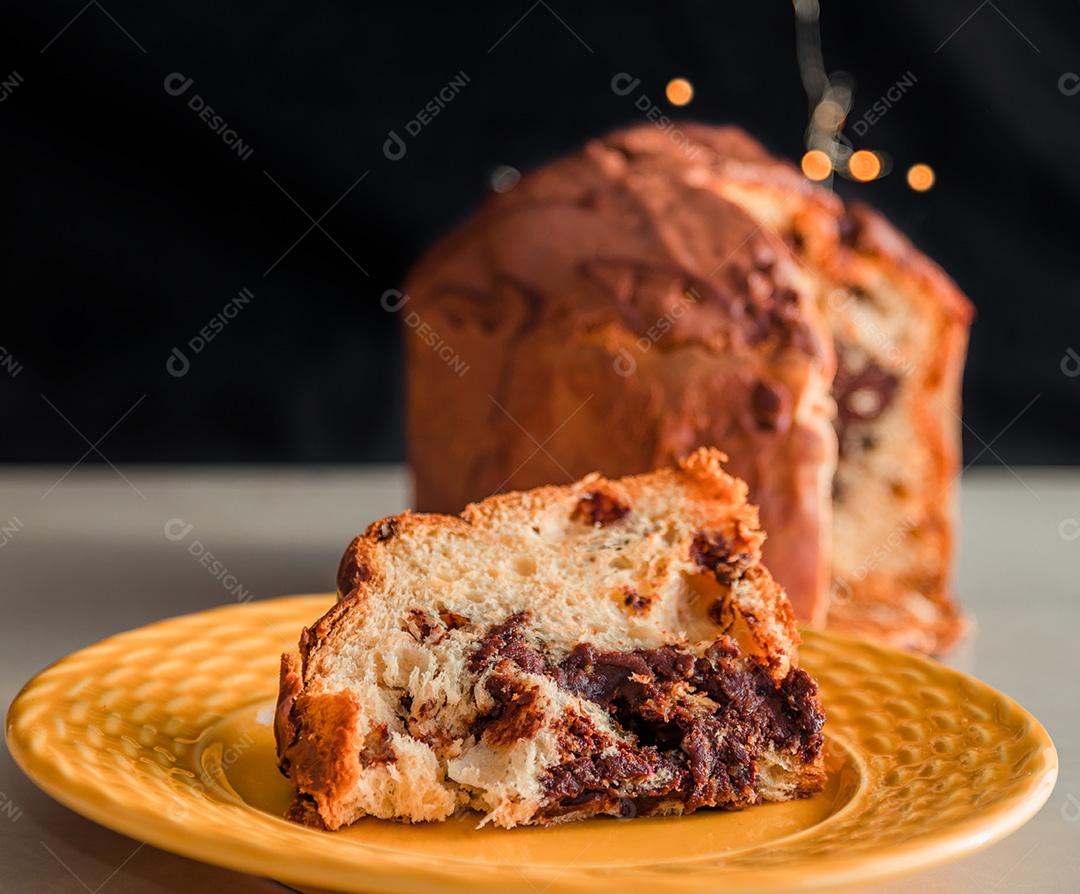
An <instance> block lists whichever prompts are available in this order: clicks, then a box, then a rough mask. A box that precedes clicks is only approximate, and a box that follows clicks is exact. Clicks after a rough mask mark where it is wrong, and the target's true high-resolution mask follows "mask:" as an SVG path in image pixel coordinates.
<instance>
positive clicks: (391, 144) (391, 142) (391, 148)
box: [382, 130, 408, 161]
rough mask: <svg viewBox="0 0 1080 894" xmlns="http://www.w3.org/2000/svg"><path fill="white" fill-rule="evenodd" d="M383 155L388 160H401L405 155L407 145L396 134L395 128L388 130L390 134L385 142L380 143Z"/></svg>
mask: <svg viewBox="0 0 1080 894" xmlns="http://www.w3.org/2000/svg"><path fill="white" fill-rule="evenodd" d="M382 151H383V155H385V156H386V157H387V158H389V159H390V161H401V159H403V158H404V157H405V153H406V151H408V150H407V147H406V146H405V141H404V140H403V139H401V137H399V136H398V134H397V131H396V130H392V131H390V136H388V137H387V138H386V142H385V143H383V144H382Z"/></svg>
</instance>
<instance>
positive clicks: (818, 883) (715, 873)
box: [5, 594, 1058, 894]
mask: <svg viewBox="0 0 1080 894" xmlns="http://www.w3.org/2000/svg"><path fill="white" fill-rule="evenodd" d="M331 598H332V596H331V594H304V595H292V596H281V597H277V598H275V599H267V600H257V601H255V602H249V603H245V604H243V605H227V606H219V607H216V608H212V609H208V610H204V611H199V612H192V613H187V614H183V615H176V616H172V617H169V618H165V619H162V620H160V621H155V622H152V623H150V624H146V625H143V626H141V627H137V628H133V629H131V630H127V631H123V632H121V633H117V634H114V635H113V636H109V637H106V638H105V639H103V640H100V641H98V642H95V643H92V644H90V645H88V646H86V647H84V648H82V649H79V650H76V651H75V652H72V653H70V654H68V655H66V656H64V657H62V658H60V659H59V660H57V661H55V662H52V663H51V664H49V665H48V666H46V667H45V668H43V669H42V670H41V671H40V672H38V673H37V674H35V675H34V676H33V677H32V678H31V679H30V680H29V681H27V683H26V684H25V685H24V686H23V687H22V688H21V689H20V691H19V693H18V694H17V695H16V696H15V698H14V699H13V700H12V702H11V705H10V706H9V708H8V712H7V718H6V723H5V737H6V740H7V745H8V750H9V751H10V753H11V755H12V757H13V758H14V760H15V762H16V763H17V764H18V765H19V767H20V768H21V769H22V770H23V772H24V773H25V774H26V775H27V776H28V777H29V778H30V779H31V781H33V782H34V784H35V785H37V786H38V787H39V788H41V789H42V790H43V791H44V792H45V793H46V794H48V795H49V796H50V797H52V798H53V799H54V800H56V801H58V802H59V803H61V804H63V805H64V806H66V807H68V808H70V809H71V810H73V811H75V812H76V813H79V814H80V815H82V816H83V817H85V818H87V819H90V820H92V821H93V822H96V823H98V824H99V825H102V826H105V827H106V828H109V829H111V830H113V831H115V832H118V833H120V834H122V835H126V836H128V837H130V838H132V839H134V840H136V841H143V842H145V843H148V844H151V845H153V846H155V847H159V848H161V849H162V850H166V851H170V852H173V853H177V854H180V855H182V856H185V857H188V858H191V859H194V860H197V861H200V862H205V863H211V864H213V865H217V866H221V867H224V868H227V869H232V870H237V871H241V872H246V873H248V874H251V875H255V876H262V877H266V876H272V877H273V878H276V879H279V880H281V881H284V882H287V883H289V884H294V885H301V886H314V887H318V888H325V889H327V890H338V891H355V890H360V889H357V888H355V887H343V886H347V885H350V884H351V882H347V881H345V880H344V878H343V871H344V870H346V869H347V870H348V871H349V872H351V873H358V874H361V875H362V878H363V880H364V881H363V884H364V890H371V891H374V890H380V891H388V892H390V891H401V892H404V891H413V890H418V889H424V890H450V889H451V888H453V887H454V886H460V885H462V884H467V885H468V887H469V888H470V889H471V890H474V891H502V890H505V887H506V884H507V874H506V870H504V869H502V868H501V867H498V866H496V865H488V866H481V865H480V864H476V863H469V862H462V861H455V860H452V859H442V860H440V859H439V858H428V859H427V860H426V861H423V862H418V863H417V864H415V865H410V866H409V867H408V869H407V872H405V871H403V870H402V868H401V867H400V866H395V865H390V866H386V865H380V860H379V856H378V851H377V850H371V851H369V852H368V853H369V854H370V855H371V859H368V860H364V861H362V862H360V861H357V860H349V861H336V862H331V861H322V862H318V863H315V864H311V865H306V866H305V864H304V857H303V853H302V852H301V853H298V854H296V855H293V857H292V858H283V856H282V854H281V853H280V852H279V851H277V850H274V849H271V848H269V847H264V846H260V844H259V843H258V842H252V841H250V840H248V839H246V838H245V837H244V835H243V830H242V829H239V830H238V832H237V835H236V836H235V838H234V839H233V840H231V841H229V842H228V845H229V847H228V849H227V850H226V849H224V848H223V847H222V841H221V840H220V838H219V837H218V836H216V835H214V834H210V833H206V832H203V833H200V831H199V829H198V826H197V819H198V809H197V807H196V808H195V809H193V810H192V811H191V818H193V819H194V820H195V821H196V822H192V821H191V820H190V819H188V820H180V819H173V818H170V817H168V816H166V815H165V814H163V813H161V812H154V811H151V810H147V809H143V808H142V805H137V806H135V807H133V808H129V809H128V810H127V811H126V812H123V811H118V810H117V809H116V808H115V805H111V804H109V803H105V802H103V801H101V800H100V796H87V795H85V794H84V793H83V791H81V790H79V788H78V786H77V785H74V784H66V783H62V782H57V781H55V779H56V778H58V774H57V771H56V770H55V767H54V766H53V765H52V764H51V763H50V762H49V761H48V760H46V759H41V758H37V757H36V756H34V755H33V754H32V753H31V750H30V749H29V748H25V747H24V743H23V742H21V741H20V739H19V737H18V736H17V735H16V734H15V732H14V726H15V721H16V719H17V717H18V715H19V713H20V711H21V708H22V703H23V701H24V697H25V696H26V695H27V694H28V693H30V692H31V691H32V690H33V689H34V688H35V686H36V685H37V684H38V683H39V681H40V679H41V677H42V676H43V675H44V674H46V673H47V672H48V671H50V670H52V669H53V668H56V667H57V666H60V665H62V664H64V663H66V662H69V661H74V660H76V659H78V658H79V657H80V656H81V655H82V653H83V652H85V651H86V650H88V649H94V648H97V647H99V646H102V645H104V644H106V643H109V642H111V641H113V640H116V639H118V638H122V637H125V636H128V635H131V634H136V633H144V632H147V631H150V630H153V629H154V628H159V627H164V626H167V625H170V624H173V623H175V622H181V621H185V620H187V621H190V620H191V619H193V618H196V617H212V616H214V615H221V614H240V615H242V614H245V613H247V612H253V611H258V609H259V608H260V607H261V608H263V609H265V608H266V607H268V606H277V607H281V606H283V605H284V604H285V603H290V602H296V603H300V602H306V603H310V604H311V605H312V607H313V611H312V618H314V617H315V616H316V615H317V614H318V613H319V612H320V611H321V609H319V608H318V604H319V603H320V602H321V603H322V604H323V606H324V607H325V605H326V604H328V602H329V600H330V599H331ZM801 632H802V634H803V637H804V639H806V640H808V641H816V643H817V644H820V646H821V648H822V650H823V651H827V650H833V649H837V648H839V649H845V648H846V649H851V648H856V649H861V650H865V651H870V652H875V653H877V654H878V655H879V656H880V657H890V656H891V657H893V658H897V657H899V658H901V659H902V660H903V661H904V662H909V663H914V664H916V665H924V666H929V667H930V668H931V669H932V670H933V672H934V673H936V674H944V675H946V676H951V677H953V678H954V679H956V680H958V681H963V682H965V683H966V684H967V685H968V686H971V687H973V688H974V689H977V690H983V691H988V692H990V693H992V694H994V695H995V696H996V697H997V698H999V699H1000V700H1001V701H1002V702H1003V703H1005V704H1006V705H1008V706H1009V707H1010V708H1011V710H1013V711H1014V712H1016V713H1017V714H1018V715H1020V716H1021V717H1023V718H1024V720H1025V722H1026V724H1027V727H1028V731H1029V735H1030V736H1031V738H1032V739H1033V740H1035V741H1037V743H1038V753H1037V756H1036V761H1035V763H1036V765H1037V766H1036V767H1035V769H1034V770H1033V772H1032V773H1031V775H1030V778H1029V779H1028V780H1027V783H1026V785H1024V786H1022V787H1020V788H1019V789H1018V791H1017V792H1016V793H1015V794H1014V795H1013V796H1012V797H1010V798H1007V799H1004V800H1001V801H998V802H995V803H993V804H991V805H990V806H989V807H985V808H973V811H972V814H971V816H969V817H968V818H966V819H963V820H960V821H958V822H957V823H955V824H954V825H952V826H951V827H950V828H949V829H948V830H947V831H938V832H935V833H933V834H930V835H927V836H925V837H923V838H916V839H914V840H911V841H908V842H904V843H902V844H889V845H887V846H885V847H884V848H883V849H882V850H880V851H871V852H869V853H863V854H861V855H859V856H856V857H852V858H840V859H828V860H825V859H820V858H819V859H806V858H802V859H800V860H798V861H797V862H791V863H777V864H773V865H770V866H767V867H754V868H744V867H735V866H732V867H723V866H720V867H711V868H702V869H700V870H699V871H695V872H693V873H686V874H682V875H680V874H675V873H672V874H670V875H668V876H665V877H658V876H657V875H656V874H655V873H653V872H650V873H648V874H647V878H646V876H645V874H643V873H640V872H636V870H640V869H641V867H636V866H632V865H631V866H618V865H616V866H611V867H610V868H608V869H607V870H606V871H605V873H604V874H603V875H602V876H599V877H597V876H596V875H595V874H594V873H590V872H589V869H590V867H588V866H562V867H560V866H541V865H538V864H529V865H525V866H523V867H520V868H515V871H516V872H517V877H516V878H515V879H514V881H515V882H519V881H525V880H528V881H533V882H536V883H539V884H541V885H543V886H544V890H546V891H550V892H551V894H557V892H567V894H570V892H594V891H596V890H597V887H598V884H599V885H606V884H611V883H613V882H615V881H618V883H619V885H620V887H621V888H622V889H623V890H625V891H628V892H635V891H641V892H643V894H644V892H646V891H649V892H661V891H682V890H690V889H694V890H696V889H700V888H701V887H702V886H709V885H713V886H717V885H722V886H723V888H724V890H728V891H788V890H803V891H813V890H823V889H836V888H838V887H849V886H853V885H858V884H866V883H869V882H879V881H885V880H887V879H891V878H897V877H900V876H905V875H910V874H912V873H914V872H918V871H924V870H927V869H931V868H933V867H935V866H940V865H942V864H944V863H948V862H951V861H953V860H956V859H958V858H960V857H962V856H966V855H969V854H972V853H975V852H976V851H979V850H982V849H984V848H986V847H989V846H990V845H992V844H994V843H996V842H998V841H1000V840H1001V839H1003V838H1005V837H1006V836H1007V835H1009V834H1011V833H1012V832H1014V831H1016V830H1017V829H1019V828H1020V827H1021V826H1023V825H1024V824H1025V823H1026V822H1028V821H1029V820H1030V819H1031V818H1032V817H1033V816H1035V814H1037V813H1038V812H1039V810H1040V809H1041V808H1042V807H1043V806H1044V805H1045V803H1046V802H1047V800H1048V799H1049V798H1050V796H1051V794H1052V792H1053V789H1054V784H1055V782H1056V779H1057V771H1058V756H1057V752H1056V749H1055V748H1054V744H1053V742H1052V740H1051V738H1050V736H1049V734H1048V733H1047V731H1046V729H1045V728H1044V727H1043V725H1042V724H1041V723H1040V722H1039V721H1038V720H1037V719H1036V718H1035V717H1034V716H1033V715H1031V713H1030V712H1028V711H1027V710H1026V709H1024V708H1023V707H1022V706H1021V705H1020V704H1019V703H1017V702H1016V701H1015V700H1014V699H1012V698H1011V697H1009V696H1008V695H1005V694H1004V693H1001V692H1000V691H998V690H996V689H994V688H993V687H991V686H989V685H988V684H986V683H983V682H982V681H980V680H978V679H977V678H975V677H973V676H971V675H970V674H966V673H964V672H962V671H958V670H955V669H953V668H950V667H947V666H944V665H941V664H939V663H938V662H935V661H933V660H932V659H928V658H924V657H922V656H919V655H913V654H910V653H905V652H899V651H897V650H895V649H892V648H890V647H888V646H885V645H881V644H878V643H872V642H867V641H865V640H860V639H856V638H854V637H850V636H846V635H844V634H838V633H834V632H832V631H823V630H815V629H803V630H802V631H801ZM264 699H265V695H254V694H253V696H252V699H251V702H252V703H255V702H258V701H261V700H264ZM834 738H836V739H838V740H840V741H841V743H842V744H843V745H844V747H845V748H846V749H847V750H848V751H849V752H851V753H853V754H854V755H855V757H856V758H857V759H858V760H862V759H863V757H864V756H863V755H862V754H861V753H860V752H859V749H858V746H857V745H855V744H853V743H851V742H850V741H849V740H848V739H847V737H845V736H842V735H841V736H836V737H834ZM244 809H245V810H250V811H251V812H252V813H255V814H258V815H260V816H263V817H266V818H268V819H270V820H271V821H273V822H280V823H282V824H287V825H288V826H289V827H290V828H292V829H295V830H296V831H297V832H299V833H303V834H311V835H322V834H324V833H319V832H312V831H310V830H306V829H300V828H297V827H295V826H293V824H291V823H287V821H286V820H284V819H281V820H278V819H275V818H273V817H267V815H266V814H265V813H262V812H261V811H259V810H257V808H254V807H251V806H249V805H246V804H245V805H244ZM847 809H853V808H852V805H851V804H850V803H849V804H847V805H845V806H844V807H843V808H841V811H843V810H847ZM826 822H828V820H826ZM815 828H817V827H811V828H809V829H805V830H801V831H799V832H796V833H793V834H792V835H790V836H787V837H785V838H783V839H781V840H778V841H777V842H776V844H777V845H780V846H782V843H783V842H788V841H791V840H793V839H797V838H801V837H803V836H805V835H813V834H814V830H815ZM298 843H301V842H300V839H298ZM320 860H322V858H320ZM692 862H693V859H691V860H687V861H683V860H680V861H673V862H672V863H671V864H670V865H671V866H672V867H675V866H678V865H687V864H692ZM301 867H303V868H301ZM484 870H486V872H485V873H484V875H485V877H481V875H480V873H481V872H484Z"/></svg>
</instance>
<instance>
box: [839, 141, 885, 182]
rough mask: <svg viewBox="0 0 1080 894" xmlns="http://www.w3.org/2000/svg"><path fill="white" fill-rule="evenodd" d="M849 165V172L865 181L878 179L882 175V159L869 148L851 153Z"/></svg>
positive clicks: (857, 178)
mask: <svg viewBox="0 0 1080 894" xmlns="http://www.w3.org/2000/svg"><path fill="white" fill-rule="evenodd" d="M847 166H848V173H849V174H851V176H852V177H854V178H855V179H856V180H861V181H862V182H863V183H865V182H867V181H868V180H876V179H877V178H878V177H880V176H881V159H880V158H878V156H877V154H876V153H874V152H871V151H870V150H869V149H860V150H859V151H858V152H853V153H851V158H849V159H848V163H847Z"/></svg>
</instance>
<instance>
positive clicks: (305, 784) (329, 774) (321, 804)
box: [282, 690, 364, 830]
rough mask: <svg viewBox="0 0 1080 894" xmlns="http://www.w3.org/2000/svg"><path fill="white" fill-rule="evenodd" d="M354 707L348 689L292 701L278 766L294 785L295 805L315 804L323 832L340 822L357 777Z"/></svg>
mask: <svg viewBox="0 0 1080 894" xmlns="http://www.w3.org/2000/svg"><path fill="white" fill-rule="evenodd" d="M359 713H360V705H359V703H358V702H357V700H356V696H354V695H353V694H352V693H351V692H349V691H348V690H341V691H339V692H332V693H327V694H325V695H306V694H301V695H299V696H297V697H296V701H295V705H294V710H293V712H292V714H293V717H294V718H295V723H296V726H295V729H294V737H293V741H292V742H291V743H290V744H289V745H288V746H287V747H286V749H285V754H284V757H283V760H282V765H283V766H285V767H288V773H289V777H290V778H291V779H292V781H293V783H294V784H295V785H296V789H297V795H298V801H299V802H301V803H303V802H304V801H305V800H312V801H314V802H315V807H316V809H317V812H318V815H319V816H320V817H321V819H322V821H323V823H325V825H326V828H328V829H331V830H333V829H337V828H339V827H340V826H341V825H342V824H343V823H344V822H345V821H346V815H345V812H344V801H345V796H346V795H347V794H348V793H349V792H350V791H351V790H352V788H353V786H354V785H355V784H356V781H357V779H358V778H359V775H360V755H361V751H362V749H363V747H364V743H363V742H362V741H361V740H360V739H359V737H358V736H357V735H356V720H357V717H358V715H359Z"/></svg>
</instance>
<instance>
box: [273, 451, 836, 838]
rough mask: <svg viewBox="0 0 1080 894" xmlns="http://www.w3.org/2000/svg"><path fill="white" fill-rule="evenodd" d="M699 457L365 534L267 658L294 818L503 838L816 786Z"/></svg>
mask: <svg viewBox="0 0 1080 894" xmlns="http://www.w3.org/2000/svg"><path fill="white" fill-rule="evenodd" d="M722 459H723V456H722V454H720V453H719V452H718V451H715V450H706V449H702V450H699V451H697V452H695V453H694V454H693V455H691V456H690V457H689V458H688V459H687V460H685V461H684V462H682V463H681V464H680V465H679V466H678V467H677V468H675V469H666V470H661V471H657V472H654V473H650V474H646V475H641V476H637V477H632V478H625V479H622V480H614V481H612V480H607V479H604V478H601V477H600V476H598V475H590V476H588V477H586V478H584V479H583V480H581V481H578V482H576V483H574V484H572V485H570V486H564V487H544V488H540V489H537V490H534V491H531V492H526V493H510V494H504V495H500V496H496V497H492V498H490V499H487V500H485V501H483V502H481V503H478V504H475V505H471V506H469V507H468V508H467V509H466V510H465V512H464V513H462V515H460V516H442V515H412V514H404V515H399V516H394V517H391V518H386V519H383V520H381V521H379V522H376V523H375V524H373V525H372V526H371V527H370V528H368V530H367V531H366V532H365V533H364V534H363V535H361V536H360V537H357V538H356V540H354V541H353V543H352V544H350V546H349V548H348V550H347V551H346V553H345V556H344V558H343V560H342V563H341V568H340V571H339V575H338V587H339V602H338V603H337V604H336V605H335V607H334V608H332V609H331V610H330V611H329V612H328V613H327V614H326V615H325V616H324V617H322V618H321V619H319V620H318V621H317V622H316V623H315V624H314V625H313V626H312V627H311V628H310V629H308V630H305V631H304V633H303V636H302V638H301V641H300V655H299V656H296V655H286V656H283V659H282V673H281V690H280V696H279V700H278V710H277V717H276V723H275V733H276V737H277V741H278V753H279V758H280V761H281V767H282V769H283V771H284V772H285V773H286V774H287V775H288V776H289V777H290V778H291V780H292V781H293V783H294V784H295V786H296V800H295V802H294V804H293V807H292V808H291V810H290V813H289V815H290V816H291V817H292V818H293V819H296V820H299V821H303V822H306V823H309V824H312V825H316V826H319V827H323V828H328V829H337V828H339V827H341V826H343V825H346V824H348V823H351V822H353V821H355V820H356V819H359V818H360V817H362V816H369V815H370V816H377V817H383V818H388V819H399V820H405V821H413V822H419V821H425V820H441V819H445V818H446V817H448V816H449V815H451V814H452V813H454V812H455V811H456V810H457V809H458V808H464V807H472V808H475V809H477V810H480V811H482V812H483V814H484V817H483V820H482V822H488V821H490V822H493V823H495V824H497V825H500V826H504V827H510V826H515V825H521V824H549V823H556V822H565V821H568V820H574V819H581V818H584V817H588V816H592V815H596V814H613V815H617V816H623V817H627V816H636V815H649V814H671V813H690V812H693V811H694V810H696V809H698V808H701V807H728V808H739V807H745V806H748V805H751V804H756V803H758V802H760V801H765V800H769V801H777V800H787V799H790V798H794V797H800V796H803V795H807V794H810V793H812V792H814V791H817V790H819V789H820V788H821V787H822V786H823V784H824V779H825V770H824V764H823V754H822V736H821V728H822V724H823V722H824V715H823V712H822V707H821V702H820V699H819V697H818V693H817V685H816V684H815V683H814V681H813V680H812V679H811V678H810V676H809V675H808V674H807V673H806V672H805V671H803V670H802V669H800V668H799V667H798V666H797V654H796V646H797V643H798V637H797V634H796V631H795V627H794V617H793V614H792V611H791V607H790V605H789V604H788V601H787V599H786V598H785V596H784V593H783V591H782V589H781V588H780V587H779V586H778V585H777V584H776V583H775V582H774V581H773V579H772V577H771V576H770V575H769V572H768V571H766V570H765V568H764V566H763V565H761V563H760V557H761V543H762V540H763V537H764V535H763V534H762V532H761V530H760V528H759V526H758V518H757V513H756V511H755V510H754V508H753V507H751V506H749V505H747V503H746V485H745V484H744V483H743V482H741V481H738V480H736V479H734V478H732V477H730V476H729V475H727V474H725V473H724V471H723V470H722V468H721V465H720V463H721V460H722Z"/></svg>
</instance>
